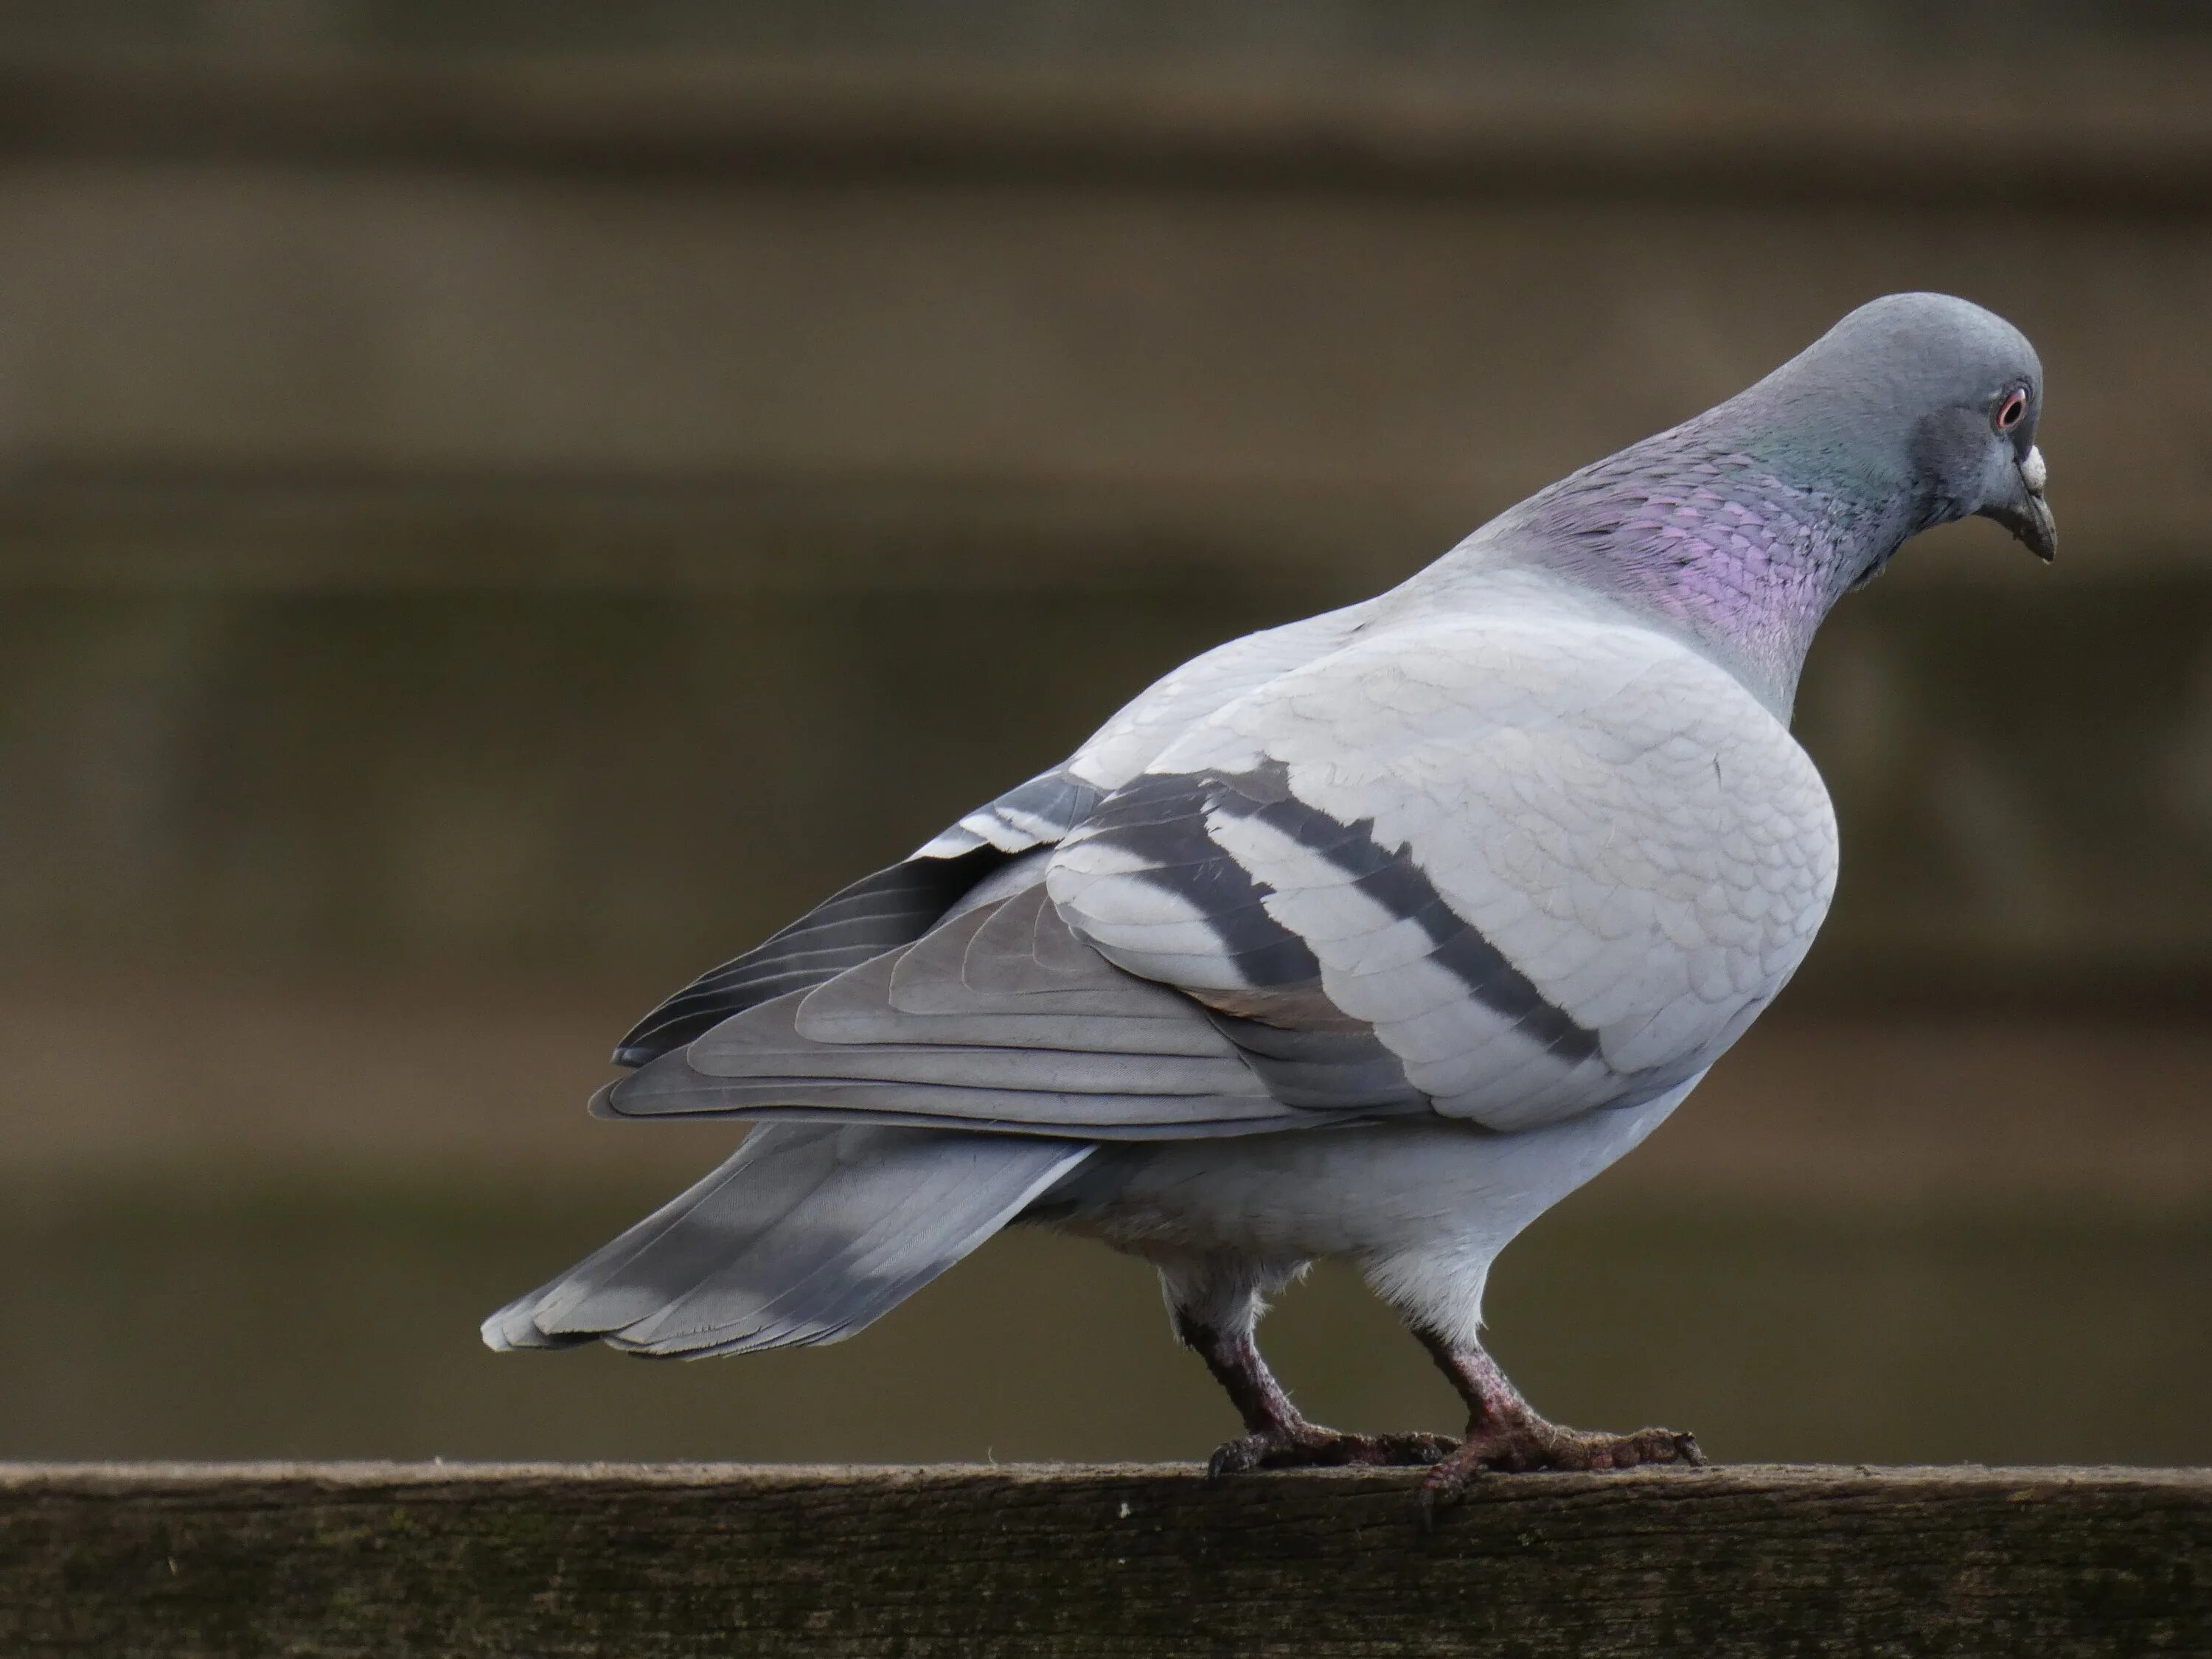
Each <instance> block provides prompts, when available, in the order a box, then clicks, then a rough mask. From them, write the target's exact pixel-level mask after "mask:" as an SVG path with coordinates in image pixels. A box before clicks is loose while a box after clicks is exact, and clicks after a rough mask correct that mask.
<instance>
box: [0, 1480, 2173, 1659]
mask: <svg viewBox="0 0 2212 1659" xmlns="http://www.w3.org/2000/svg"><path fill="white" fill-rule="evenodd" d="M1417 1479H1418V1477H1417V1476H1416V1475H1414V1474H1410V1473H1398V1472H1390V1473H1351V1472H1346V1473H1335V1474H1294V1475H1263V1476H1247V1477H1243V1478H1239V1479H1236V1480H1227V1481H1222V1482H1218V1483H1208V1482H1207V1481H1206V1480H1204V1479H1203V1478H1202V1477H1201V1476H1200V1475H1199V1474H1197V1473H1195V1472H1194V1470H1192V1469H1190V1468H1185V1467H1182V1466H1112V1467H1104V1468H1074V1467H1069V1468H1055V1467H1035V1466H1030V1467H1007V1468H974V1467H969V1468H929V1469H913V1470H908V1469H878V1468H763V1467H746V1466H731V1465H666V1466H641V1465H622V1466H616V1465H578V1466H550V1465H499V1466H486V1465H477V1466H466V1465H428V1464H330V1465H293V1464H235V1465H75V1466H62V1465H53V1466H17V1467H15V1468H4V1467H0V1651H4V1652H6V1653H9V1654H98V1655H102V1656H125V1655H155V1654H159V1655H163V1656H169V1655H203V1654H204V1655H223V1656H250V1655H260V1654H277V1653H307V1652H313V1653H346V1654H364V1655H368V1654H392V1655H400V1654H433V1653H435V1654H440V1655H478V1654H531V1655H546V1654H555V1653H561V1654H574V1653H608V1654H623V1655H636V1656H648V1655H650V1656H659V1655H691V1654H699V1655H706V1654H717V1655H720V1654H729V1653H740V1652H741V1653H746V1654H823V1655H846V1654H854V1655H857V1654H878V1653H892V1652H896V1653H900V1654H906V1655H936V1654H943V1655H948V1656H949V1655H956V1654H957V1655H962V1656H987V1655H997V1654H1044V1655H1054V1656H1085V1655H1104V1654H1127V1655H1138V1654H1142V1655H1147V1656H1175V1655H1182V1654H1200V1653H1206V1654H1213V1653H1224V1652H1234V1653H1251V1654H1267V1653H1292V1652H1296V1653H1299V1654H1315V1655H1359V1654H1382V1653H1420V1654H1483V1655H1490V1654H1498V1655H1505V1654H1511V1655H1516V1656H1520V1655H1525V1656H1547V1655H1574V1656H1602V1655H1609V1654H1654V1653H1665V1654H1694V1655H1699V1656H1720V1655H1735V1654H1741V1655H1759V1656H1767V1655H1774V1654H1851V1655H1863V1654H1869V1653H1894V1654H1991V1655H1996V1654H2004V1655H2018V1654H2033V1655H2035V1656H2038V1659H2052V1656H2057V1655H2063V1654H2135V1653H2148V1652H2153V1651H2160V1652H2163V1651H2174V1650H2191V1651H2194V1650H2200V1649H2201V1648H2203V1646H2204V1645H2205V1644H2207V1643H2208V1642H2212V1472H2208V1471H2160V1470H2126V1469H2009V1470H2008V1469H1984V1468H1940V1469H1886V1470H1870V1469H1860V1470H1857V1471H1853V1470H1850V1469H1838V1468H1808V1467H1781V1466H1739V1467H1734V1468H1716V1469H1709V1470H1705V1471H1700V1472H1695V1473H1663V1472H1649V1473H1642V1474H1625V1475H1615V1476H1603V1475H1543V1476H1520V1477H1510V1478H1500V1479H1498V1480H1494V1481H1492V1482H1491V1483H1489V1484H1487V1485H1486V1486H1482V1487H1480V1489H1478V1491H1477V1492H1475V1493H1474V1496H1472V1497H1471V1498H1469V1499H1468V1501H1467V1502H1466V1503H1465V1504H1462V1505H1461V1506H1460V1507H1458V1508H1456V1509H1455V1510H1451V1511H1449V1512H1448V1513H1447V1514H1446V1515H1445V1516H1443V1517H1442V1519H1441V1522H1440V1524H1439V1525H1438V1526H1437V1528H1436V1529H1435V1530H1434V1531H1433V1532H1424V1531H1423V1529H1422V1528H1421V1527H1420V1525H1419V1520H1418V1510H1417V1508H1416V1505H1415V1503H1414V1498H1413V1487H1414V1485H1415V1483H1416V1480H1417Z"/></svg>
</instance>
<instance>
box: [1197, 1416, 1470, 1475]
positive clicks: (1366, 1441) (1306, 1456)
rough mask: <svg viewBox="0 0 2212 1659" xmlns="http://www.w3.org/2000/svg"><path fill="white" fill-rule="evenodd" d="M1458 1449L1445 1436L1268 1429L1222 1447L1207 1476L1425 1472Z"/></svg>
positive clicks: (1209, 1462)
mask: <svg viewBox="0 0 2212 1659" xmlns="http://www.w3.org/2000/svg"><path fill="white" fill-rule="evenodd" d="M1458 1445H1459V1442H1458V1441H1456V1440H1454V1439H1452V1438H1451V1437H1449V1435H1442V1434H1425V1433H1413V1434H1342V1433H1340V1432H1339V1431H1336V1430H1334V1429H1323V1428H1317V1427H1315V1426H1314V1425H1305V1426H1304V1427H1303V1428H1299V1429H1267V1430H1263V1431H1261V1432H1260V1433H1257V1434H1248V1435H1244V1436H1242V1437H1239V1438H1237V1439H1235V1440H1231V1441H1229V1442H1227V1443H1225V1444H1224V1445H1222V1446H1220V1447H1218V1449H1216V1450H1215V1452H1214V1454H1213V1455H1212V1457H1210V1458H1208V1459H1207V1460H1206V1478H1207V1479H1209V1480H1219V1479H1220V1478H1221V1477H1222V1476H1223V1475H1225V1474H1245V1473H1247V1472H1248V1471H1250V1470H1254V1469H1339V1468H1429V1467H1431V1466H1432V1465H1436V1464H1440V1463H1442V1462H1443V1461H1444V1460H1445V1459H1446V1458H1448V1457H1449V1456H1450V1455H1452V1453H1453V1451H1454V1449H1455V1448H1456V1447H1457V1446H1458Z"/></svg>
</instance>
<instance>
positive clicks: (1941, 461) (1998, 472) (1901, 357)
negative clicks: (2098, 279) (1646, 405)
mask: <svg viewBox="0 0 2212 1659" xmlns="http://www.w3.org/2000/svg"><path fill="white" fill-rule="evenodd" d="M2042 413H2043V363H2042V361H2041V360H2040V359H2039V357H2037V356H2036V355H2035V348H2034V347H2033V346H2032V345H2030V344H2029V343H2027V336H2025V335H2024V334H2022V333H2021V331H2019V330H2018V329H2016V328H2015V327H2014V326H2013V325H2011V324H2010V323H2008V322H2007V321H2005V320H2004V319H2003V318H2002V317H1999V316H1998V315H1996V313H1994V312H1990V311H1984V309H1983V308H1982V307H1979V306H1978V305H1975V304H1972V302H1971V301H1966V300H1960V299H1954V298H1953V297H1952V296H1951V295H1948V294H1893V295H1889V296H1888V297H1887V298H1886V299H1881V300H1875V301H1872V302H1871V303H1870V304H1867V305H1863V306H1861V307H1859V308H1858V309H1857V311H1854V312H1852V313H1850V315H1849V316H1848V317H1845V318H1844V319H1843V320H1842V321H1841V322H1839V323H1838V324H1837V325H1835V326H1834V327H1833V328H1832V329H1830V330H1829V331H1827V332H1826V334H1824V335H1822V336H1821V337H1820V338H1819V339H1818V340H1816V341H1814V343H1812V344H1811V345H1810V346H1808V347H1807V348H1806V349H1805V350H1803V351H1802V352H1800V353H1799V354H1798V355H1797V356H1795V357H1793V358H1791V359H1790V361H1789V362H1786V363H1784V365H1783V366H1782V367H1781V368H1778V369H1776V370H1775V371H1774V373H1773V374H1770V375H1768V376H1767V377H1766V378H1765V380H1761V381H1760V382H1759V384H1758V385H1756V386H1753V387H1752V388H1751V389H1750V390H1749V391H1747V392H1744V393H1743V394H1742V395H1741V397H1738V398H1732V399H1730V400H1729V402H1728V403H1726V404H1723V405H1721V407H1720V408H1719V409H1717V410H1714V411H1713V412H1712V416H1711V417H1709V418H1710V419H1711V422H1712V423H1713V424H1714V425H1715V426H1717V427H1735V428H1739V429H1741V431H1742V435H1743V436H1744V439H1745V441H1746V444H1747V447H1748V448H1749V449H1750V450H1751V452H1752V453H1754V454H1758V453H1764V454H1765V457H1766V458H1767V459H1771V461H1772V462H1773V463H1774V464H1775V465H1778V466H1779V467H1781V468H1783V469H1784V470H1785V471H1792V472H1802V473H1803V474H1804V475H1805V477H1806V478H1807V480H1808V482H1814V483H1825V484H1826V485H1827V486H1828V487H1830V488H1837V489H1848V490H1853V491H1855V492H1857V493H1860V494H1862V495H1864V496H1866V497H1867V498H1869V499H1870V500H1881V499H1887V500H1888V501H1893V502H1895V503H1898V504H1899V505H1900V506H1901V507H1903V509H1904V511H1903V513H1902V517H1901V520H1900V523H1899V528H1901V529H1902V530H1903V532H1904V534H1903V535H1901V536H1899V538H1898V541H1900V542H1901V541H1902V540H1903V539H1904V537H1905V536H1910V535H1911V534H1913V533H1914V532H1917V531H1921V530H1925V529H1929V528H1931V527H1932V526H1936V525H1939V524H1948V523H1950V522H1952V521H1954V520H1959V519H1964V518H1967V517H1970V516H1975V515H1978V516H1980V517H1983V518H1988V519H1994V520H1996V522H1997V523H1999V524H2001V525H2002V526H2004V527H2005V528H2006V529H2007V530H2009V531H2010V532H2012V533H2013V534H2014V535H2015V536H2016V537H2017V538H2019V539H2020V540H2021V541H2022V542H2024V543H2025V544H2027V547H2028V548H2029V549H2030V550H2032V551H2033V553H2034V554H2035V555H2036V556H2037V557H2039V558H2040V559H2043V560H2045V561H2046V562H2047V561H2048V560H2050V559H2051V556H2053V555H2054V554H2055V553H2056V552H2057V526H2056V525H2055V524H2054V523H2053V522H2052V520H2051V508H2050V507H2049V505H2048V504H2047V503H2046V502H2045V500H2044V495H2043V489H2044V478H2045V472H2044V465H2043V456H2042V453H2041V452H2040V451H2039V450H2038V449H2037V448H2036V447H2035V428H2036V422H2037V421H2038V419H2039V417H2040V416H2041V415H2042ZM1731 416H1732V417H1734V418H1730V417H1731ZM1895 545H1896V544H1895V543H1891V544H1888V545H1887V546H1883V545H1881V543H1880V542H1877V543H1876V544H1875V547H1874V548H1871V549H1869V551H1871V552H1873V553H1874V554H1875V558H1874V562H1872V563H1871V564H1870V565H1869V567H1868V568H1866V569H1865V570H1863V571H1861V572H1858V573H1857V574H1856V575H1855V576H1854V579H1853V583H1852V585H1853V586H1856V585H1857V584H1858V583H1859V582H1863V581H1865V580H1868V579H1869V578H1870V577H1871V576H1873V575H1874V574H1876V573H1877V572H1878V571H1879V570H1880V569H1881V566H1882V564H1883V563H1885V562H1887V557H1888V555H1889V554H1890V553H1891V552H1893V551H1894V550H1895Z"/></svg>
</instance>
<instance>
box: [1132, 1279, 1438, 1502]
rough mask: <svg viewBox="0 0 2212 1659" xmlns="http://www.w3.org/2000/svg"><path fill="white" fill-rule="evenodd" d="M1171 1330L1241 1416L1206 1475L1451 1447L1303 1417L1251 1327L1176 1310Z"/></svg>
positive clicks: (1415, 1458) (1394, 1459)
mask: <svg viewBox="0 0 2212 1659" xmlns="http://www.w3.org/2000/svg"><path fill="white" fill-rule="evenodd" d="M1176 1335H1177V1336H1179V1337H1181V1338H1182V1341H1183V1344H1184V1346H1187V1347H1188V1348H1190V1349H1192V1350H1194V1352H1196V1353H1197V1355H1198V1357H1199V1358H1200V1359H1203V1360H1204V1361H1205V1362H1206V1370H1209V1371H1212V1373H1213V1380H1214V1381H1215V1382H1217V1383H1220V1384H1221V1386H1222V1389H1223V1390H1224V1391H1225V1393H1226V1394H1227V1395H1229V1398H1230V1401H1231V1403H1232V1404H1234V1405H1235V1406H1236V1407H1237V1413H1238V1415H1240V1416H1241V1417H1243V1419H1244V1428H1245V1432H1244V1434H1243V1436H1241V1437H1239V1438H1237V1439H1235V1440H1231V1441H1230V1442H1228V1443H1226V1444H1225V1445H1223V1446H1221V1447H1220V1448H1219V1449H1218V1450H1216V1451H1215V1452H1214V1454H1213V1455H1212V1457H1211V1458H1209V1459H1208V1460H1207V1461H1206V1474H1209V1475H1212V1476H1220V1475H1224V1474H1240V1473H1242V1472H1243V1471H1244V1470H1247V1469H1311V1468H1344V1467H1346V1466H1347V1465H1352V1464H1364V1465H1367V1466H1370V1467H1377V1466H1387V1465H1393V1464H1398V1465H1406V1464H1411V1465H1417V1466H1418V1465H1426V1464H1431V1463H1435V1462H1437V1461H1438V1460H1439V1459H1441V1458H1443V1456H1444V1455H1446V1454H1447V1453H1449V1451H1450V1450H1451V1449H1452V1445H1453V1443H1452V1442H1451V1441H1450V1440H1449V1439H1448V1438H1446V1437H1444V1436H1443V1435H1438V1434H1379V1435H1377V1434H1344V1433H1341V1432H1340V1431H1337V1430H1335V1429H1325V1428H1322V1426H1321V1425H1319V1424H1317V1423H1310V1422H1308V1421H1307V1420H1306V1419H1305V1418H1304V1416H1303V1415H1302V1414H1301V1413H1299V1411H1298V1408H1297V1407H1296V1406H1293V1405H1292V1404H1291V1397H1290V1395H1287V1394H1285V1393H1284V1392H1283V1385H1282V1384H1281V1383H1278V1382H1276V1381H1275V1376H1274V1373H1273V1371H1271V1370H1268V1369H1267V1361H1266V1360H1264V1359H1262V1358H1261V1357H1260V1345H1259V1343H1258V1342H1256V1341H1255V1340H1254V1339H1253V1336H1252V1333H1251V1332H1250V1330H1249V1329H1246V1330H1242V1331H1238V1332H1236V1333H1234V1334H1224V1333H1222V1332H1219V1331H1216V1330H1214V1329H1212V1328H1210V1327H1208V1326H1205V1325H1201V1324H1200V1323H1198V1322H1196V1321H1195V1320H1194V1319H1193V1318H1191V1317H1190V1316H1189V1315H1188V1314H1187V1313H1184V1312H1182V1310H1177V1312H1176Z"/></svg>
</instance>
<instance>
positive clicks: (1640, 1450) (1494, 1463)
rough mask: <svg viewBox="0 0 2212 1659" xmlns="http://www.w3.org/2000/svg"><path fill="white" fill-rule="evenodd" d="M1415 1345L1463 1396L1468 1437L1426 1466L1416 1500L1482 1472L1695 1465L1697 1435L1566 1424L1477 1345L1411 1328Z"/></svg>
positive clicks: (1446, 1495) (1445, 1493) (1462, 1485)
mask: <svg viewBox="0 0 2212 1659" xmlns="http://www.w3.org/2000/svg"><path fill="white" fill-rule="evenodd" d="M1414 1334H1415V1335H1416V1336H1418V1337H1419V1338H1420V1341H1421V1346H1423V1347H1425V1348H1426V1349H1427V1350H1428V1351H1429V1357H1430V1358H1431V1359H1433V1360H1435V1361H1436V1362H1437V1366H1438V1367H1439V1368H1440V1369H1441V1370H1443V1374H1444V1376H1446V1377H1448V1378H1449V1380H1450V1382H1451V1385H1452V1387H1453V1388H1455V1389H1457V1390H1458V1391H1459V1396H1460V1398H1461V1399H1462V1400H1464V1401H1467V1438H1466V1439H1465V1440H1463V1441H1462V1442H1461V1443H1460V1444H1459V1449H1457V1450H1456V1451H1454V1452H1453V1453H1452V1454H1451V1455H1449V1456H1448V1457H1446V1458H1445V1459H1444V1460H1443V1462H1439V1463H1438V1464H1437V1466H1436V1468H1433V1469H1431V1471H1430V1472H1429V1476H1428V1479H1427V1480H1425V1482H1423V1483H1422V1501H1423V1503H1424V1504H1425V1505H1429V1506H1431V1507H1432V1506H1433V1505H1435V1504H1437V1502H1439V1501H1445V1502H1449V1500H1450V1499H1452V1498H1455V1497H1457V1496H1458V1495H1459V1494H1460V1493H1461V1492H1463V1491H1465V1490H1466V1488H1467V1487H1468V1485H1470V1484H1471V1483H1472V1482H1473V1481H1474V1480H1476V1479H1477V1478H1479V1477H1480V1475H1481V1474H1483V1473H1484V1472H1485V1471H1486V1470H1493V1469H1494V1470H1501V1471H1502V1470H1513V1471H1520V1470H1528V1469H1627V1468H1637V1467H1638V1465H1641V1464H1645V1463H1687V1464H1699V1463H1703V1462H1705V1454H1704V1453H1703V1452H1701V1451H1699V1449H1698V1437H1697V1436H1695V1435H1693V1434H1679V1433H1677V1432H1675V1431H1674V1430H1672V1429H1639V1430H1638V1431H1636V1432H1635V1433H1634V1434H1606V1433H1602V1432H1599V1431H1593V1430H1589V1429H1570V1428H1565V1427H1563V1426H1562V1425H1559V1424H1557V1423H1553V1422H1552V1421H1550V1420H1548V1419H1546V1418H1543V1417H1541V1416H1539V1415H1538V1414H1537V1412H1536V1409H1535V1407H1533V1406H1531V1405H1530V1404H1529V1403H1528V1401H1526V1400H1524V1399H1522V1397H1521V1391H1520V1390H1519V1389H1516V1388H1515V1387H1514V1386H1513V1384H1512V1383H1510V1382H1509V1381H1508V1380H1507V1378H1506V1376H1505V1373H1504V1371H1503V1370H1499V1369H1498V1362H1497V1361H1496V1360H1494V1359H1492V1358H1491V1357H1490V1356H1489V1355H1488V1354H1487V1353H1486V1352H1483V1350H1482V1347H1481V1346H1480V1344H1479V1343H1474V1342H1468V1343H1466V1344H1464V1345H1462V1344H1457V1343H1454V1342H1451V1341H1449V1340H1446V1339H1445V1338H1443V1337H1441V1336H1439V1335H1437V1334H1435V1333H1434V1332H1431V1331H1425V1330H1417V1331H1415V1333H1414Z"/></svg>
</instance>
